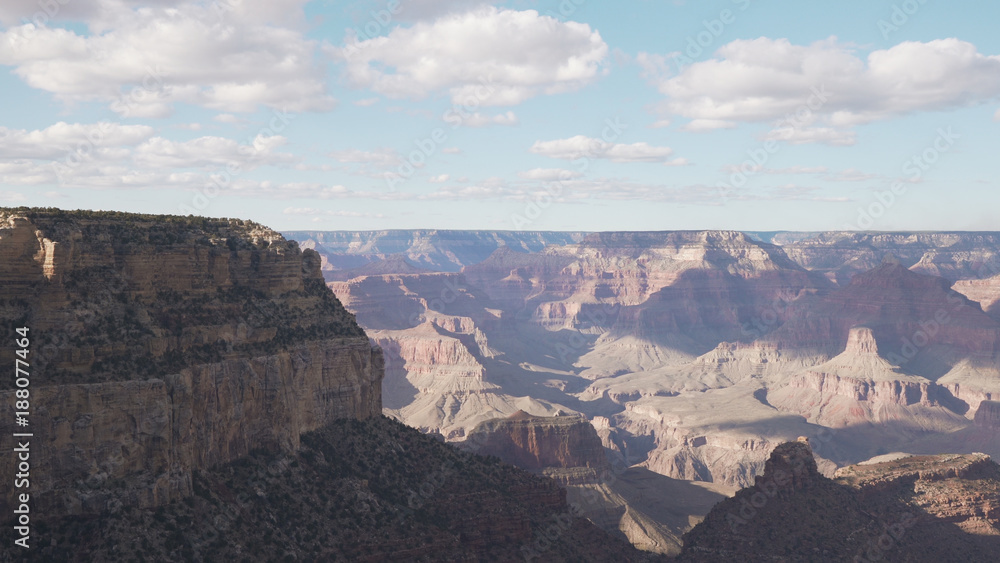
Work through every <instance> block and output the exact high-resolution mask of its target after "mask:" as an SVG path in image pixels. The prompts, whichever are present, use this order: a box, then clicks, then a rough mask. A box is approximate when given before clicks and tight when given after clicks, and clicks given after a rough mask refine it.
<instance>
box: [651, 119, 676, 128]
mask: <svg viewBox="0 0 1000 563" xmlns="http://www.w3.org/2000/svg"><path fill="white" fill-rule="evenodd" d="M671 123H672V122H671V120H669V119H658V120H656V121H654V122H653V123H652V124H651V125H650V126H649V128H650V129H663V128H664V127H670V124H671Z"/></svg>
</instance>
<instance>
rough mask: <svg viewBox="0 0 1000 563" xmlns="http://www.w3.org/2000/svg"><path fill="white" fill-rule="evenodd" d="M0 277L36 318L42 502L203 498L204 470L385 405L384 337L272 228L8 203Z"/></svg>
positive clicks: (37, 482) (96, 508)
mask: <svg viewBox="0 0 1000 563" xmlns="http://www.w3.org/2000/svg"><path fill="white" fill-rule="evenodd" d="M0 278H2V281H3V288H2V290H0V291H2V293H3V295H2V298H0V316H2V317H3V319H4V326H5V327H7V328H9V329H10V330H13V327H14V326H27V327H29V328H30V333H29V335H30V338H31V341H32V345H31V350H32V355H31V363H32V366H33V368H32V369H33V376H32V380H31V397H32V401H33V404H34V405H36V408H35V409H33V410H32V413H31V418H30V425H31V428H32V429H34V432H35V437H34V438H33V439H32V440H31V442H32V443H31V448H32V449H31V451H32V454H33V456H32V469H33V475H32V476H33V479H32V480H31V491H32V499H33V502H35V503H36V504H35V505H34V507H37V509H38V510H40V511H43V512H46V513H49V514H52V515H58V514H95V513H100V512H102V511H105V510H108V509H111V508H114V507H121V506H123V505H124V506H137V507H147V506H158V505H162V504H165V503H168V502H170V501H172V500H177V499H179V498H182V497H184V496H187V495H190V494H191V487H192V471H193V470H195V469H198V468H205V467H210V466H214V465H217V464H221V463H226V462H229V461H232V460H235V459H238V458H240V457H243V456H245V455H247V454H248V453H249V452H251V451H253V450H256V449H264V450H272V451H284V452H290V451H294V450H295V449H296V448H298V446H299V436H300V435H301V434H302V433H303V432H307V431H310V430H313V429H316V428H319V427H321V426H323V425H324V424H326V423H328V422H329V421H331V420H335V419H339V418H359V419H360V418H367V417H372V416H378V415H379V414H380V413H381V409H382V401H381V379H382V374H383V367H382V364H383V361H382V354H381V351H380V350H378V349H373V348H372V346H371V344H370V342H369V341H368V339H367V337H366V336H365V334H364V332H363V331H362V329H361V328H360V327H359V326H358V325H357V324H356V322H355V321H354V318H353V315H351V314H350V313H349V312H347V311H346V310H345V309H344V308H343V307H342V306H341V305H340V303H339V302H338V301H337V300H336V298H335V296H334V295H333V294H332V292H330V290H329V289H328V288H327V287H325V285H324V282H323V278H322V275H321V272H320V258H319V256H318V255H317V254H316V253H315V252H313V251H309V250H307V251H304V252H303V251H300V250H299V248H298V246H297V244H296V243H294V242H289V241H286V240H285V239H284V238H283V237H282V236H281V235H279V234H278V233H276V232H274V231H272V230H270V229H267V228H265V227H263V226H261V225H257V224H254V223H250V222H243V221H236V220H212V219H203V218H183V217H154V216H141V215H130V214H113V213H91V212H61V211H24V212H17V211H15V212H3V213H0ZM0 357H2V359H3V361H4V362H7V363H10V364H13V356H12V350H11V349H10V348H9V347H7V348H4V350H3V352H2V353H0ZM3 387H4V389H3V390H0V404H3V405H6V406H5V407H4V408H11V407H10V406H11V405H13V404H14V398H13V396H14V390H13V389H12V387H13V380H11V381H9V382H7V383H5V384H4V385H3ZM10 414H11V416H13V413H10ZM0 470H2V471H5V472H7V471H10V472H11V474H13V472H14V471H13V470H14V459H13V457H11V456H5V457H4V458H3V459H2V460H0ZM10 486H11V483H9V482H4V484H3V485H0V498H2V499H3V502H7V503H10V502H12V498H11V495H12V494H13V491H12V490H11V488H10Z"/></svg>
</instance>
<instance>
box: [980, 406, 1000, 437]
mask: <svg viewBox="0 0 1000 563" xmlns="http://www.w3.org/2000/svg"><path fill="white" fill-rule="evenodd" d="M975 421H976V425H977V426H982V427H983V428H989V429H992V430H1000V401H982V402H981V403H979V408H978V409H976V417H975Z"/></svg>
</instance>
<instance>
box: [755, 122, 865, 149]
mask: <svg viewBox="0 0 1000 563" xmlns="http://www.w3.org/2000/svg"><path fill="white" fill-rule="evenodd" d="M761 140H762V141H770V140H774V141H782V142H786V143H791V144H793V145H805V144H808V143H823V144H826V145H833V146H840V147H847V146H851V145H853V144H855V143H856V142H857V141H858V139H857V134H856V133H855V132H854V131H853V130H849V129H847V130H845V129H836V128H833V127H781V128H778V129H772V130H770V131H768V132H767V133H765V134H764V135H763V136H762V137H761Z"/></svg>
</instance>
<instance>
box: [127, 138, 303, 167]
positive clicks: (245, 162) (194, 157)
mask: <svg viewBox="0 0 1000 563" xmlns="http://www.w3.org/2000/svg"><path fill="white" fill-rule="evenodd" d="M285 143H286V139H285V138H284V137H282V136H280V135H273V136H265V135H257V136H256V137H255V138H254V139H253V140H252V142H251V143H248V144H240V143H239V142H237V141H236V140H234V139H227V138H224V137H199V138H197V139H192V140H190V141H185V142H177V141H171V140H169V139H164V138H163V137H154V138H152V139H149V140H148V141H146V142H145V143H143V144H141V145H139V146H138V147H137V148H136V150H135V156H134V159H135V162H136V163H137V164H139V165H140V166H144V167H148V168H171V169H180V168H224V167H226V166H227V165H229V164H230V163H236V164H239V165H240V166H242V167H246V168H256V167H257V166H260V165H277V164H288V163H292V162H295V161H296V160H298V157H296V156H294V155H292V154H290V153H280V152H277V151H276V150H275V149H277V148H278V147H280V146H282V145H284V144H285Z"/></svg>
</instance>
